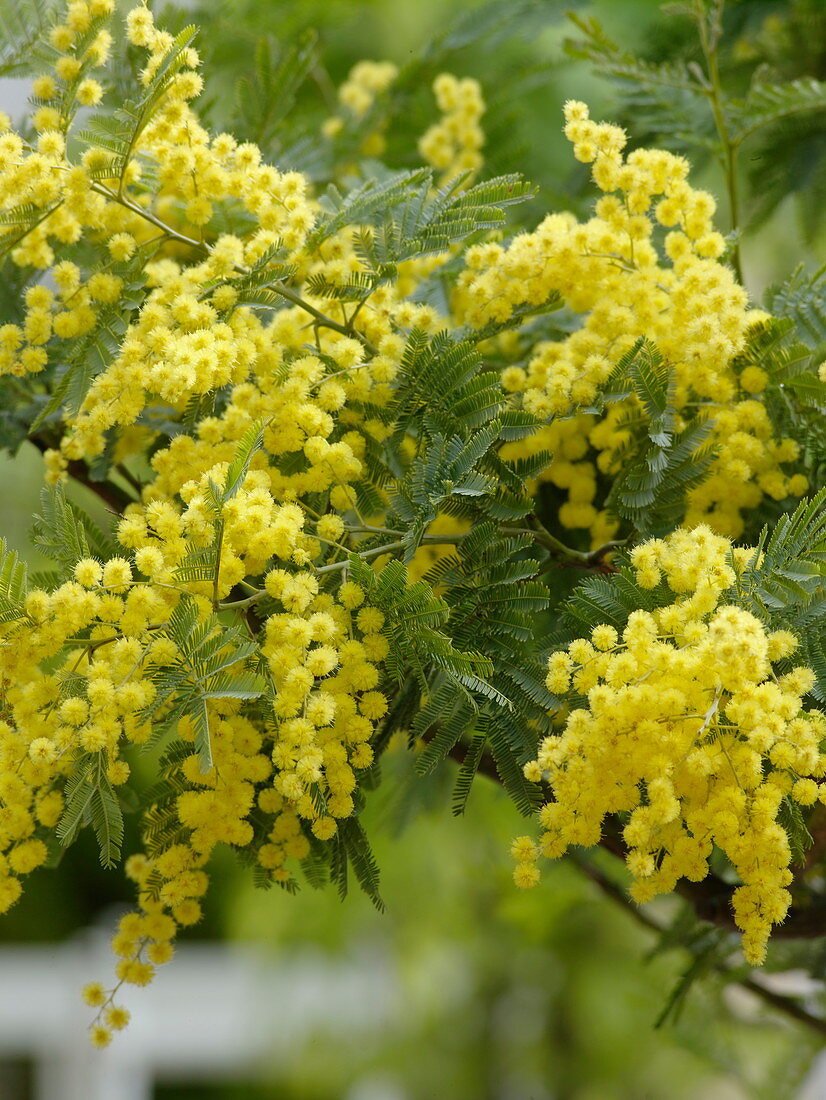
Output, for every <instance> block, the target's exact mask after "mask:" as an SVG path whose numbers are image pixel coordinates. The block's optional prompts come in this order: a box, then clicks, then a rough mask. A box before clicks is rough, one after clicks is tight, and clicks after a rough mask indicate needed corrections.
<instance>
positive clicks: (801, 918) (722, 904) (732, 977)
mask: <svg viewBox="0 0 826 1100" xmlns="http://www.w3.org/2000/svg"><path fill="white" fill-rule="evenodd" d="M464 748H465V747H464V746H463V745H461V744H459V745H454V747H453V748H452V749H451V750H450V753H449V754H448V755H449V756H450V757H451V759H453V760H456V761H458V762H459V763H461V762H462V761H463V760H464ZM477 770H478V771H479V772H480V773H481V774H482V775H484V776H487V778H488V779H492V780H493V782H494V783H499V784H500V785H501V782H502V781H501V779H500V778H499V774H498V772H497V770H496V764H495V763H494V760H493V758H492V757H491V756H490V755H489V754H488V753H485V754H484V755H483V756H482V759H481V760H480V761H479V767H478V769H477ZM600 845H601V847H603V848H604V849H605V850H606V851H608V852H610V853H611V854H612V855H614V856H616V857H617V858H619V859H623V860H624V858H625V854H626V848H625V845H624V843H623V840H622V837H621V836H620V831H619V822H618V821H616V819H615V818H612V819H609V828H608V829H607V831H606V833H605V835H604V836H603V838H602V840H601V841H600ZM568 858H569V859H570V861H571V862H572V863H574V864H575V865H576V866H577V867H578V868H579V869H580V870H581V871H582V872H583V874H585V875H587V876H588V878H590V879H591V880H592V881H593V882H594V883H595V884H596V885H597V886H598V887H599V888H600V890H602V892H603V893H604V894H606V895H607V896H608V897H610V898H611V899H612V900H613V901H614V902H615V903H616V904H617V905H620V906H621V907H622V908H623V909H624V910H625V912H626V913H629V914H630V915H631V916H632V917H633V918H634V920H635V921H637V923H638V924H641V925H643V926H644V927H645V928H647V929H649V931H652V932H656V933H657V934H658V935H662V933H663V932H664V931H665V929H664V928H663V926H662V925H661V924H660V923H659V921H657V920H655V919H654V918H653V917H652V916H651V915H650V914H649V913H648V912H646V911H645V910H644V909H641V908H640V907H639V906H638V905H635V904H634V902H633V901H632V900H631V898H629V897H628V895H627V894H626V893H625V891H624V890H623V889H622V888H621V887H619V886H618V885H617V884H616V883H615V882H612V881H611V879H609V878H608V877H607V875H604V874H603V873H602V871H600V870H599V869H598V868H596V867H594V866H593V865H592V864H591V863H589V862H588V861H587V860H585V859H584V858H583V857H582V856H581V855H579V854H578V853H577V852H575V851H574V852H569V853H568ZM683 885H684V886H685V889H683V888H682V886H683ZM732 890H733V888H732V887H731V886H729V885H728V884H727V883H724V882H722V881H721V880H720V879H718V878H716V877H714V876H712V877H710V879H705V880H704V881H703V882H686V883H685V884H679V885H678V887H677V893H678V894H679V895H680V896H681V897H682V898H683V899H684V900H686V901H688V902H690V903H691V905H693V906H694V910H695V912H696V913H697V916H698V918H699V919H700V920H705V921H708V922H709V923H712V924H718V925H722V926H724V927H726V928H730V929H731V930H732V931H735V930H736V926H735V924H734V919H733V917H732V915H731V894H732ZM816 928H817V929H819V930H818V931H815V930H814V929H816ZM824 933H826V910H824V908H823V907H821V906H816V907H812V908H811V909H808V910H807V909H801V910H792V912H791V914H790V915H789V917H787V919H786V924H785V925H780V926H778V927H776V928H775V929H774V930H773V932H772V935H773V936H775V937H778V936H781V937H783V938H792V937H807V938H808V937H813V936H817V935H820V936H822V935H824ZM713 965H714V967H715V969H716V970H717V971H718V972H719V973H720V974H722V975H723V976H724V977H725V978H726V979H727V980H728V981H733V982H736V983H737V984H738V985H740V986H742V987H743V988H744V989H747V990H748V991H749V992H750V993H752V994H754V996H755V997H759V998H760V1000H762V1001H763V1002H764V1003H765V1004H767V1005H770V1006H771V1007H772V1008H774V1009H775V1010H776V1011H778V1012H782V1013H783V1014H784V1015H786V1016H789V1017H790V1018H791V1019H793V1020H796V1021H797V1022H798V1023H801V1024H803V1025H804V1026H806V1027H808V1028H811V1029H812V1030H813V1031H816V1032H817V1033H818V1034H819V1035H826V1020H824V1019H821V1018H820V1017H818V1016H814V1015H812V1013H810V1012H808V1011H807V1010H806V1009H805V1008H803V1006H802V1005H800V1004H798V1003H797V1001H795V1000H793V999H792V998H791V997H786V996H783V995H782V994H780V993H774V992H773V991H772V990H770V989H767V988H766V987H765V986H764V985H761V984H760V982H758V981H755V979H754V978H743V977H739V976H738V975H736V973H735V971H734V968H733V967H729V966H726V964H725V963H723V962H722V961H714V962H713Z"/></svg>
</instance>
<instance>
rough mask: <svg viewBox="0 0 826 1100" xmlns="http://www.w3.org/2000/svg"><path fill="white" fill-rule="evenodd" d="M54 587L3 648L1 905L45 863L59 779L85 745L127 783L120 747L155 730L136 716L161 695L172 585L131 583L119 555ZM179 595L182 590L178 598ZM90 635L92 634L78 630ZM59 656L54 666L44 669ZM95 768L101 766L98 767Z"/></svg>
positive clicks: (82, 565) (81, 566)
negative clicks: (150, 665) (149, 669)
mask: <svg viewBox="0 0 826 1100" xmlns="http://www.w3.org/2000/svg"><path fill="white" fill-rule="evenodd" d="M75 577H76V579H74V580H71V581H68V582H66V583H65V584H62V585H60V586H59V587H58V588H57V589H56V590H55V591H54V592H52V593H47V592H45V591H42V590H40V589H33V590H32V591H30V592H29V594H28V596H27V597H26V604H25V617H24V618H23V619H21V620H19V621H18V622H17V623H12V624H10V625H7V626H5V627H4V628H3V634H4V635H5V637H4V640H3V644H2V645H0V700H2V704H1V705H0V798H1V799H2V810H0V815H1V816H2V825H1V826H0V837H2V852H3V853H4V855H2V856H0V877H1V878H2V881H0V911H2V912H5V910H6V909H8V908H9V906H10V905H11V904H13V903H14V901H16V900H17V898H18V896H19V895H20V892H21V887H20V882H19V878H18V877H17V876H19V875H21V874H27V873H28V872H29V871H31V870H33V869H34V868H35V867H37V866H39V865H40V864H42V863H43V862H44V861H45V858H46V847H45V844H44V843H43V840H44V838H45V836H46V835H47V833H48V831H50V830H53V829H54V827H55V825H56V824H57V822H58V820H59V818H60V816H61V812H62V810H63V806H64V796H63V793H62V788H63V784H64V781H65V778H66V776H68V775H69V774H70V773H71V772H72V771H73V770H74V768H75V766H76V764H77V755H78V753H92V754H95V759H96V761H99V769H100V771H101V773H102V774H103V776H105V779H106V781H107V782H108V783H109V784H111V785H112V786H119V785H120V784H122V783H125V782H126V780H127V779H128V777H129V771H130V769H129V765H128V763H127V762H126V761H125V760H124V759H123V757H122V755H121V754H122V751H123V749H124V748H125V747H126V745H128V744H129V743H141V742H143V741H145V740H146V738H147V737H148V735H149V727H148V726H146V725H144V724H142V723H141V722H140V720H139V718H138V713H139V712H140V711H141V710H142V709H143V708H144V707H145V706H146V705H147V704H149V703H150V702H151V701H152V699H153V697H154V694H155V689H154V686H153V684H152V683H151V682H150V681H149V680H148V679H146V678H145V676H144V675H143V673H142V666H143V664H144V663H145V661H146V660H147V658H149V657H152V656H153V655H154V652H155V647H156V646H157V645H158V644H162V643H159V642H158V641H157V640H156V634H155V633H154V631H156V630H157V628H158V624H159V623H161V622H163V621H164V620H165V619H166V618H167V616H168V613H169V610H170V606H171V600H170V593H168V592H166V591H164V590H160V589H157V588H154V587H152V586H149V585H145V584H140V583H135V582H133V581H132V569H131V567H130V565H129V563H128V562H127V561H126V560H125V559H123V558H112V559H111V560H110V561H108V562H107V563H106V564H105V566H103V567H101V565H100V563H99V562H97V561H94V560H93V559H85V560H83V561H81V562H79V563H78V565H77V567H76V569H75ZM172 596H173V597H174V593H173V594H172ZM86 631H88V639H84V640H83V641H80V640H78V639H77V635H78V634H83V633H84V632H86ZM61 652H62V653H63V657H62V659H61V662H60V663H59V664H58V666H57V667H56V668H53V669H52V670H51V671H49V672H45V671H43V670H42V669H41V667H40V665H41V663H42V662H44V661H45V660H47V659H48V658H54V656H55V655H56V654H58V653H61ZM96 766H97V765H96Z"/></svg>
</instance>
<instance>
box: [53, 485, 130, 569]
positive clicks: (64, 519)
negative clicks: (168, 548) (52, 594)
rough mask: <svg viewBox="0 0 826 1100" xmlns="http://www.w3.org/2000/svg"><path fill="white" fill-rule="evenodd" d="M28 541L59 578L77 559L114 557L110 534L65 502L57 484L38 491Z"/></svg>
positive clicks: (67, 501) (114, 546)
mask: <svg viewBox="0 0 826 1100" xmlns="http://www.w3.org/2000/svg"><path fill="white" fill-rule="evenodd" d="M32 541H33V542H34V544H35V546H36V547H37V548H38V549H39V550H42V552H43V553H44V554H45V555H46V556H47V557H48V558H50V559H51V560H52V561H53V562H55V563H56V564H57V565H58V566H59V567H60V571H61V575H62V576H68V575H69V574H70V573H71V571H72V569H73V567H74V566H75V564H76V563H77V562H78V561H80V560H81V558H88V557H93V558H97V559H98V560H99V561H108V559H109V558H113V557H115V556H117V554H118V544H117V543H116V542H115V539H114V538H113V537H112V535H110V534H109V533H108V532H107V531H104V530H103V529H102V528H101V527H99V526H98V524H97V523H95V521H94V520H93V519H92V518H91V517H90V516H88V515H87V514H86V512H84V511H83V509H82V508H80V507H79V506H78V505H77V504H74V503H72V501H70V500H67V499H66V494H65V491H64V489H63V486H62V484H60V483H58V484H57V485H55V486H51V487H48V488H45V489H43V490H42V491H41V494H40V511H39V512H37V513H35V515H34V517H33V524H32Z"/></svg>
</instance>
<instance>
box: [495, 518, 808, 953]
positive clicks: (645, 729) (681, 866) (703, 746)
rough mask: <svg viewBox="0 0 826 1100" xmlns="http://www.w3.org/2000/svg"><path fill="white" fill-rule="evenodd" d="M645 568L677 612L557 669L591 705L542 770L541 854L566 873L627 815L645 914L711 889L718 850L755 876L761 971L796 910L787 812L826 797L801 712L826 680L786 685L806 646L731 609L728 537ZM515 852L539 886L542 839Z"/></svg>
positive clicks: (654, 617)
mask: <svg viewBox="0 0 826 1100" xmlns="http://www.w3.org/2000/svg"><path fill="white" fill-rule="evenodd" d="M631 561H632V564H633V566H634V568H635V571H636V579H637V582H638V583H639V584H640V585H642V586H643V587H646V586H648V585H649V583H650V581H654V575H656V581H655V583H660V581H661V580H662V581H664V582H665V584H667V586H668V588H669V589H670V590H671V593H672V594H673V599H672V602H670V603H666V604H664V605H663V606H659V607H657V608H656V609H655V610H653V611H651V612H647V611H634V612H632V613H631V615H630V616H629V618H628V621H627V624H626V626H625V628H624V630H623V631H622V634H621V636H620V635H618V634H617V631H616V630H615V629H614V628H613V627H610V626H598V627H596V628H595V630H594V643H595V646H596V647H597V648H596V649H594V648H592V647H591V646H590V645H589V643H588V642H586V641H584V640H582V639H580V640H578V641H576V642H573V643H571V645H569V646H568V648H567V650H561V651H558V652H556V653H553V654H552V655H551V657H550V660H549V665H548V680H547V684H548V687H549V689H550V690H551V691H554V692H558V693H564V692H565V691H567V690H568V684H569V682H570V683H572V685H573V688H574V689H575V690H576V692H577V693H578V694H579V695H580V696H584V697H585V700H586V702H585V704H584V705H581V706H579V707H577V708H576V709H574V710H572V711H571V712H570V714H569V716H568V718H567V721H566V723H565V727H564V729H563V730H562V732H561V733H560V734H559V735H558V736H556V735H554V736H551V737H548V738H546V739H545V740H544V741H543V742H542V743H541V745H540V747H539V754H538V756H537V759H536V760H535V761H534V762H533V763H532V764H531V765H529V769H530V771H531V774H533V775H534V777H535V778H536V779H539V778H542V779H543V780H544V781H545V782H546V783H547V784H548V787H549V788H550V791H551V792H552V795H553V799H552V801H550V802H548V803H547V804H546V805H545V806H544V807H543V808H542V809H541V811H540V813H539V818H540V822H541V825H542V830H543V831H542V833H541V835H540V837H539V841H538V844H537V846H536V851H537V853H541V854H542V855H543V856H545V857H547V858H550V859H555V858H557V857H559V856H561V855H562V854H563V853H564V852H565V851H566V850H567V848H568V847H569V846H571V845H582V846H585V847H591V846H593V845H595V844H597V843H599V840H600V837H601V835H602V828H603V822H604V819H605V817H606V815H608V814H621V815H626V816H625V817H624V820H625V821H626V822H627V824H626V825H625V827H624V831H623V837H624V840H625V843H626V845H627V849H628V857H627V864H628V868H629V870H630V872H631V875H632V878H633V884H632V886H631V895H632V897H633V898H634V899H635V900H636V901H638V902H645V901H648V900H650V899H651V898H653V897H654V896H655V895H657V894H663V893H669V892H670V891H672V890H674V888H675V887H676V885H677V883H678V882H679V880H680V879H681V878H687V879H689V880H690V881H693V882H698V881H700V880H701V879H703V878H705V877H706V875H707V874H708V870H709V862H708V861H709V858H710V856H711V853H712V849H713V848H714V847H717V848H718V849H720V851H722V852H724V853H725V854H726V855H727V856H728V858H729V859H730V861H731V863H732V865H733V867H734V868H735V870H736V871H737V873H738V874H739V876H740V882H741V885H739V886H738V887H737V888H736V889H735V891H734V895H733V899H732V905H733V909H734V919H735V922H736V924H737V926H738V927H739V928H740V929H741V931H742V933H743V951H744V954H745V956H746V959H747V960H748V961H749V962H750V963H752V964H753V965H757V964H759V963H760V962H762V960H763V957H764V955H765V950H766V943H767V941H768V938H769V934H770V931H771V928H772V925H774V924H777V923H779V922H781V921H782V920H783V917H784V916H785V914H786V911H787V909H788V907H789V904H790V902H791V895H790V894H789V891H788V886H789V883H790V882H791V878H792V875H791V871H790V869H789V864H790V860H791V851H790V846H789V840H788V837H787V835H786V833H785V831H784V829H783V827H782V826H781V824H780V823H779V821H778V814H779V812H780V809H781V803H782V801H783V799H784V797H786V798H789V799H791V800H792V802H796V803H797V804H798V805H801V806H811V805H812V804H814V803H815V802H816V801H817V800H818V799H819V798H821V795H822V792H823V784H822V782H821V781H822V778H823V776H824V774H826V755H825V754H823V753H822V752H821V750H820V745H821V742H822V740H823V737H824V734H826V722H824V719H823V715H822V714H820V713H819V712H817V711H810V710H806V709H805V708H804V707H803V699H802V697H803V695H804V694H805V693H806V692H807V691H808V690H810V688H811V686H812V684H813V682H814V675H813V673H812V672H811V670H809V669H807V668H805V667H804V666H799V667H798V668H796V669H794V670H793V672H792V673H790V674H788V675H786V676H783V677H781V678H779V679H778V677H777V676H776V675H775V674H774V670H773V668H772V661H773V660H776V659H778V658H779V657H780V656H781V655H784V656H785V655H787V654H789V653H790V652H791V651H792V650H793V649H794V643H795V639H794V637H793V636H792V635H790V634H789V633H788V632H785V631H784V632H777V633H774V634H771V633H769V632H767V630H766V628H765V627H764V625H763V623H762V622H761V621H760V620H759V619H757V618H756V617H755V616H754V615H753V614H752V613H751V612H750V611H747V610H744V609H743V608H740V607H738V606H736V605H735V604H733V603H731V602H729V601H730V599H731V593H732V591H733V586H734V582H735V573H734V571H733V569H732V567H731V564H730V562H731V544H730V542H729V541H728V539H725V538H722V537H720V536H718V535H715V534H713V532H712V531H711V530H710V529H709V528H708V527H706V526H699V527H697V528H695V529H694V530H692V531H688V530H680V529H678V530H677V531H675V532H674V533H673V534H672V535H669V536H668V537H667V538H665V539H663V540H653V541H649V542H647V543H643V544H641V545H640V546H638V547H636V548H635V549H634V551H632V554H631ZM609 643H610V644H609ZM512 854H513V856H514V858H515V859H516V861H517V870H516V872H515V876H514V877H515V880H516V882H517V884H518V885H520V886H530V885H532V881H533V879H534V877H538V875H536V876H535V875H534V874H533V873H532V872H533V870H535V868H534V863H535V860H536V855H535V854H534V853H533V851H532V848H531V842H530V840H529V838H525V837H520V838H519V839H518V840H516V841H515V842H514V845H513V847H512Z"/></svg>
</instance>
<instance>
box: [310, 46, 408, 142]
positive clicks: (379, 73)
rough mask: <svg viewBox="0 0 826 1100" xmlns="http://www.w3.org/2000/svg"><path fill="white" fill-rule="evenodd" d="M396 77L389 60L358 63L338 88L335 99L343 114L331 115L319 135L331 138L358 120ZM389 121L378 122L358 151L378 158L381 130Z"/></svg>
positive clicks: (367, 111)
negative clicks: (346, 122)
mask: <svg viewBox="0 0 826 1100" xmlns="http://www.w3.org/2000/svg"><path fill="white" fill-rule="evenodd" d="M398 75H399V70H398V68H397V67H396V66H395V65H394V64H393V62H392V61H359V62H357V63H356V64H355V65H354V66H353V68H352V69H351V70H350V72H349V73H348V75H347V79H346V80H345V81H344V83H343V84H342V85H341V86H340V87H339V89H338V99H339V103H341V105H342V107H343V108H344V114H336V115H332V116H331V117H330V118H328V119H326V120H325V121H324V124H323V126H322V127H321V131H322V133H323V134H324V135H325V136H326V137H329V138H334V137H335V136H336V135H337V134H340V133H341V131H342V130H343V129H344V125H345V121H346V119H347V118H348V116H349V118H351V119H355V120H356V121H359V120H361V119H363V118H364V117H365V115H367V114H368V113H369V112H370V111H371V109H372V108H373V106H374V104H375V103H376V101H377V100H378V99H379V97H380V96H382V95H383V94H384V93H385V92H386V91H387V90H388V88H389V87H390V86H391V85H392V83H393V81H394V80H395V79H396V77H397V76H398ZM387 122H388V119H386V118H384V119H378V120H377V121H376V125H375V128H374V129H373V130H372V131H371V132H370V133H368V134H367V136H366V137H364V138H362V141H361V144H360V147H359V148H360V151H361V152H362V153H363V154H364V155H365V156H369V157H380V156H381V155H382V153H383V152H384V150H385V145H386V142H385V139H384V133H383V131H384V129H385V127H386V126H387Z"/></svg>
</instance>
